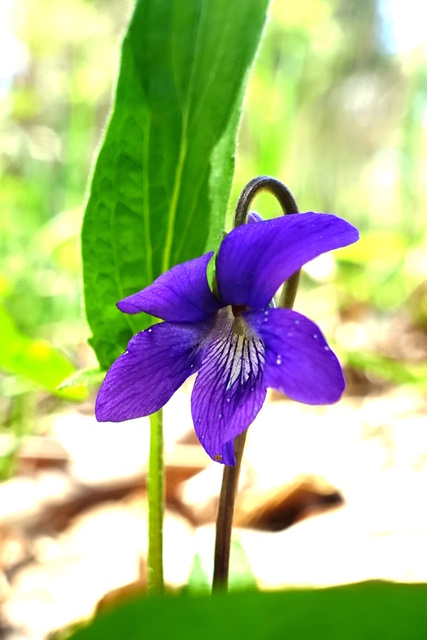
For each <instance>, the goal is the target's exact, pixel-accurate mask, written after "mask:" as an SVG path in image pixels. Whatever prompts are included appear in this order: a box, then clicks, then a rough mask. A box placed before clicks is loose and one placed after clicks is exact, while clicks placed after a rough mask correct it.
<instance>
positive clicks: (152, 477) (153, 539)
mask: <svg viewBox="0 0 427 640" xmlns="http://www.w3.org/2000/svg"><path fill="white" fill-rule="evenodd" d="M147 489H148V563H147V565H148V566H147V579H148V589H149V590H150V591H153V592H154V591H155V592H156V593H159V592H162V591H163V586H164V585H163V510H164V463H163V410H162V409H160V411H157V413H153V414H152V415H151V416H150V458H149V464H148V481H147Z"/></svg>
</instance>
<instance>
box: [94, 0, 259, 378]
mask: <svg viewBox="0 0 427 640" xmlns="http://www.w3.org/2000/svg"><path fill="white" fill-rule="evenodd" d="M267 5H268V0H235V1H234V2H229V0H185V2H182V0H139V1H138V2H137V4H136V8H135V12H134V15H133V18H132V20H131V23H130V25H129V30H128V33H127V35H126V37H125V40H124V42H123V49H122V61H121V68H120V73H119V79H118V86H117V93H116V101H115V106H114V111H113V114H112V117H111V122H110V124H109V127H108V131H107V135H106V137H105V141H104V144H103V146H102V148H101V151H100V154H99V157H98V161H97V164H96V167H95V172H94V176H93V181H92V186H91V193H90V197H89V201H88V205H87V209H86V214H85V219H84V224H83V231H82V246H83V266H84V288H85V301H86V313H87V318H88V321H89V325H90V327H91V329H92V332H93V338H92V341H91V342H92V345H93V347H94V349H95V351H96V354H97V357H98V359H99V361H100V364H101V366H102V367H104V368H105V367H107V366H109V365H110V364H111V362H112V361H113V360H114V359H115V358H116V357H117V356H118V355H120V353H121V352H122V351H123V350H124V349H125V347H126V344H127V342H128V340H129V338H130V337H131V335H132V334H133V333H136V331H137V330H139V329H142V328H145V327H146V326H147V323H148V322H149V318H147V316H142V317H138V318H135V317H129V316H126V315H123V314H121V313H120V312H119V311H118V310H117V309H116V307H115V303H116V302H117V301H118V300H120V299H122V298H124V297H126V296H128V295H130V294H132V293H135V292H136V291H138V290H140V289H142V288H144V287H146V286H147V285H149V284H150V283H151V282H152V281H153V280H154V279H155V278H156V277H157V276H159V275H160V274H161V273H162V272H164V271H166V270H167V269H169V268H171V267H172V266H173V265H175V264H177V263H180V262H183V261H185V260H189V259H191V258H194V257H196V256H198V255H201V254H202V253H204V252H205V251H206V250H208V249H215V248H216V246H215V245H216V243H217V241H218V238H219V235H220V232H221V228H222V227H223V225H224V221H225V215H226V209H227V202H228V197H229V193H230V188H231V181H232V177H233V169H234V160H233V155H234V151H235V138H236V130H237V125H238V121H239V115H240V110H241V104H242V99H243V92H244V88H245V84H246V79H247V76H248V71H249V68H250V66H251V64H252V61H253V59H254V55H255V52H256V48H257V44H258V42H259V39H260V36H261V32H262V29H263V25H264V21H265V17H266V10H267Z"/></svg>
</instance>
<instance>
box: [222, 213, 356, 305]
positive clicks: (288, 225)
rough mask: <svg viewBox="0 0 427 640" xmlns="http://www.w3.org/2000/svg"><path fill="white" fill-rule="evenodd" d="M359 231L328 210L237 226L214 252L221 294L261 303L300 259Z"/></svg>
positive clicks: (230, 301)
mask: <svg viewBox="0 0 427 640" xmlns="http://www.w3.org/2000/svg"><path fill="white" fill-rule="evenodd" d="M358 237H359V233H358V231H357V229H355V228H354V227H353V226H352V225H351V224H349V223H348V222H346V221H345V220H342V219H341V218H337V217H336V216H334V215H331V214H328V213H300V214H294V215H287V216H282V217H280V218H274V220H265V221H262V222H258V223H257V224H244V225H242V226H240V227H237V228H236V229H233V231H231V232H230V233H229V234H228V235H227V236H226V237H225V238H224V240H223V242H222V244H221V247H220V249H219V253H218V262H217V280H218V287H219V292H220V295H221V298H222V299H223V300H224V302H225V303H227V304H233V305H248V306H249V307H251V308H253V309H262V308H264V307H266V306H267V305H268V303H269V302H270V300H271V299H272V297H273V296H274V294H275V293H276V291H277V289H278V288H279V287H280V285H281V284H282V283H283V282H284V281H285V280H287V279H288V278H289V277H290V276H291V275H292V274H293V273H295V271H297V270H298V269H299V268H300V267H302V265H304V264H305V263H306V262H309V261H310V260H313V258H316V257H317V256H319V255H320V254H322V253H325V252H326V251H330V250H331V249H337V248H338V247H344V246H346V245H348V244H351V243H353V242H356V240H357V239H358Z"/></svg>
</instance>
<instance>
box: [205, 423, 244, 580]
mask: <svg viewBox="0 0 427 640" xmlns="http://www.w3.org/2000/svg"><path fill="white" fill-rule="evenodd" d="M245 441H246V431H244V432H243V433H241V434H240V436H237V438H236V439H235V440H234V456H235V458H236V465H235V466H234V467H227V466H226V467H224V473H223V476H222V485H221V493H220V494H219V503H218V517H217V521H216V538H215V562H214V575H213V583H212V588H213V589H214V590H216V589H227V586H228V568H229V564H230V544H231V530H232V527H233V515H234V504H235V501H236V495H237V488H238V484H239V476H240V467H241V464H242V457H243V450H244V448H245Z"/></svg>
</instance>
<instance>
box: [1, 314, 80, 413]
mask: <svg viewBox="0 0 427 640" xmlns="http://www.w3.org/2000/svg"><path fill="white" fill-rule="evenodd" d="M0 335H1V340H0V368H1V369H4V370H5V371H8V372H10V373H14V374H18V375H20V376H24V377H25V378H27V379H29V380H32V381H33V382H35V383H36V384H38V385H40V386H41V387H44V388H45V389H47V390H48V391H50V392H51V393H55V394H56V395H59V396H61V397H63V398H67V399H69V400H83V399H84V398H85V397H86V389H84V387H81V386H75V387H74V388H73V389H69V390H64V391H59V390H58V385H59V384H60V383H61V381H62V380H64V378H67V377H69V376H70V375H71V374H72V373H74V372H75V367H74V366H73V365H72V364H71V362H70V361H69V360H68V359H67V358H66V357H65V356H64V355H63V354H62V353H60V352H59V351H56V349H54V348H53V347H52V346H51V345H50V344H49V343H48V342H46V341H45V340H32V339H31V338H29V337H28V336H25V335H24V334H22V333H21V332H20V331H19V330H18V328H17V327H16V326H15V323H14V321H13V319H12V318H11V317H10V315H9V314H8V313H7V312H6V311H5V309H3V308H2V307H1V306H0Z"/></svg>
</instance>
